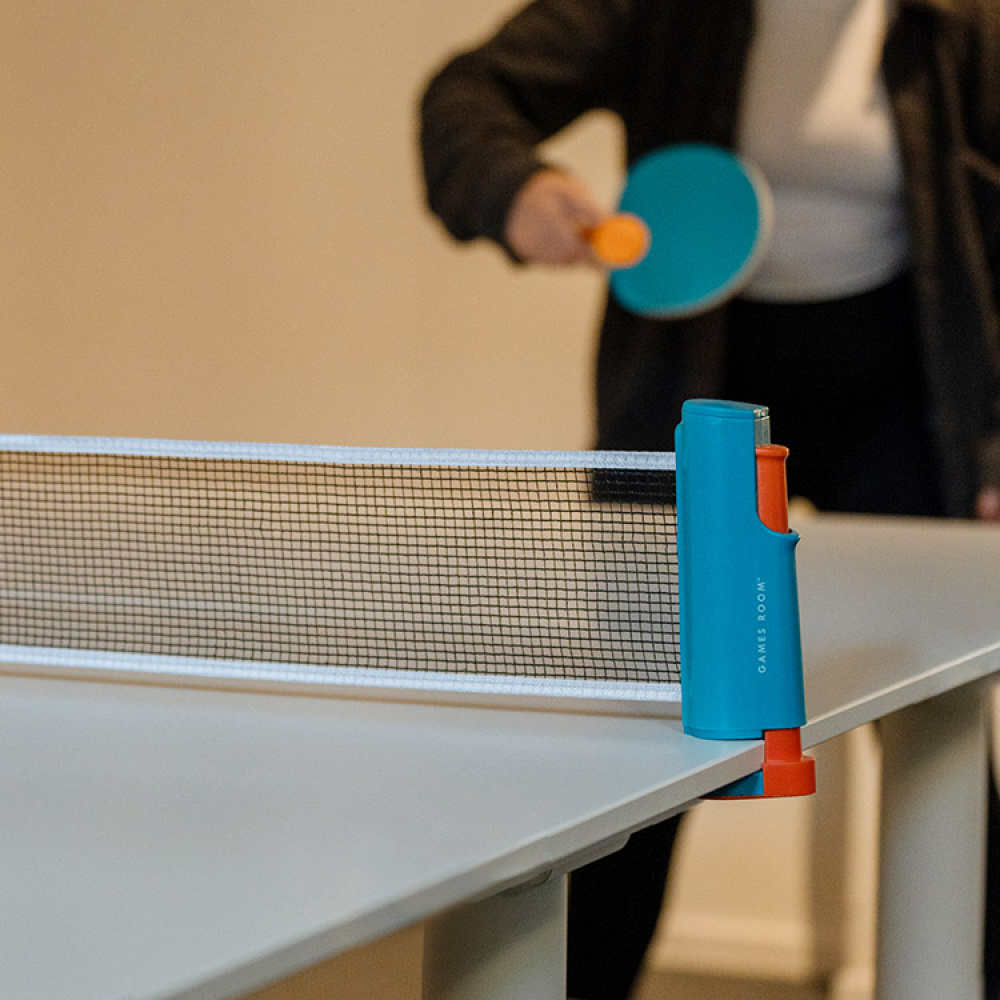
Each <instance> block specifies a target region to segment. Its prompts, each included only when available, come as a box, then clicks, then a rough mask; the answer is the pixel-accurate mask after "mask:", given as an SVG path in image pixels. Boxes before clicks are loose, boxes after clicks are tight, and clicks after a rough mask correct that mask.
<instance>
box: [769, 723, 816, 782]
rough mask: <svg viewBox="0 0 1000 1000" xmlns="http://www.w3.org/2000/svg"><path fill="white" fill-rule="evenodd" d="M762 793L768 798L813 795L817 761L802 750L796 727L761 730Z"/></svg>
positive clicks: (799, 733) (800, 735)
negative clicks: (762, 735) (762, 760)
mask: <svg viewBox="0 0 1000 1000" xmlns="http://www.w3.org/2000/svg"><path fill="white" fill-rule="evenodd" d="M762 772H763V775H764V795H765V796H766V797H767V798H772V797H776V796H789V795H812V794H813V792H815V791H816V761H815V760H813V758H812V757H805V756H803V754H802V733H801V731H800V730H798V729H768V730H767V731H766V732H765V733H764V767H763V769H762Z"/></svg>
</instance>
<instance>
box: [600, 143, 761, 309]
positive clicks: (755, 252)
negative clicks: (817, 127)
mask: <svg viewBox="0 0 1000 1000" xmlns="http://www.w3.org/2000/svg"><path fill="white" fill-rule="evenodd" d="M618 209H619V213H620V214H619V215H617V216H612V217H611V219H610V220H609V221H608V223H606V224H602V226H599V227H597V230H596V231H595V232H594V233H593V234H592V235H591V237H590V239H591V243H592V245H593V246H594V249H595V252H596V253H597V254H598V256H599V257H604V259H605V261H606V263H607V264H608V266H609V267H611V269H612V270H611V278H610V281H611V291H612V294H613V295H614V296H615V298H616V299H617V300H618V301H619V303H621V305H623V306H624V307H625V308H626V309H629V310H631V311H632V312H636V313H639V314H641V315H644V316H652V317H656V318H661V319H668V318H673V317H680V316H690V315H694V314H696V313H699V312H704V311H706V310H708V309H711V308H712V307H713V306H716V305H718V304H719V303H720V302H723V301H725V300H726V299H727V298H730V297H731V296H733V295H735V294H737V293H738V292H739V291H740V290H741V289H742V288H743V287H744V286H745V285H746V283H747V282H748V281H749V280H750V278H751V277H752V276H753V273H754V271H755V270H756V269H757V267H758V265H759V264H760V261H761V259H762V258H763V256H764V254H765V253H766V251H767V248H768V247H769V245H770V241H771V232H772V229H773V215H774V210H773V203H772V199H771V192H770V189H769V187H768V185H767V182H766V180H765V179H764V177H763V175H762V174H761V173H760V171H759V170H757V168H755V167H754V166H753V165H752V164H750V163H748V162H747V161H746V160H744V159H742V158H740V157H739V156H736V155H735V154H733V153H731V152H729V151H727V150H724V149H721V148H719V147H717V146H709V145H702V144H696V143H692V144H684V145H677V146H668V147H665V148H663V149H660V150H656V151H655V152H653V153H649V154H648V155H646V156H644V157H642V158H641V159H639V160H637V161H636V162H635V163H634V164H633V166H632V168H631V169H630V170H629V174H628V178H627V180H626V183H625V188H624V190H623V192H622V195H621V199H620V201H619V205H618ZM623 218H624V220H626V221H625V223H624V225H626V226H629V227H632V229H633V232H632V235H631V236H628V235H627V234H626V235H625V236H624V237H623V238H624V239H625V241H626V244H627V243H628V241H629V240H631V245H634V246H635V247H636V248H637V250H636V252H635V253H634V254H633V255H632V260H634V261H635V262H634V263H632V264H631V266H629V263H630V262H629V261H628V260H623V258H624V257H627V256H628V253H627V252H623V251H622V249H621V248H622V243H621V238H618V239H615V240H613V241H612V245H613V249H612V250H611V252H610V254H609V255H604V254H603V253H602V248H601V233H600V231H601V230H602V229H603V228H604V225H611V226H618V227H621V226H622V225H623V223H622V221H621V220H622V219H623ZM636 219H637V220H640V222H639V223H638V225H639V226H640V227H642V226H644V228H645V233H646V238H645V239H643V237H642V236H640V235H638V234H637V233H636V232H635V231H634V230H635V226H636V222H635V220H636ZM640 232H641V230H640ZM620 235H621V234H619V236H620Z"/></svg>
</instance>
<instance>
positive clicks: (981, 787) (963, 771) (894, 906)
mask: <svg viewBox="0 0 1000 1000" xmlns="http://www.w3.org/2000/svg"><path fill="white" fill-rule="evenodd" d="M880 729H881V738H882V754H883V765H882V815H881V849H880V857H879V901H878V944H877V948H876V997H877V998H878V1000H943V998H944V997H947V998H948V1000H982V995H983V988H982V972H981V970H982V953H983V896H984V867H985V864H984V861H985V833H986V787H987V786H986V781H987V776H986V762H987V753H988V740H987V732H988V730H987V724H986V707H985V692H984V689H983V688H982V687H981V686H979V685H976V684H970V685H967V686H966V687H963V688H959V689H958V690H955V691H951V692H947V693H945V694H942V695H939V696H938V697H937V698H934V699H932V700H930V701H927V702H924V703H922V704H919V705H915V706H913V707H911V708H906V709H903V710H901V711H899V712H896V713H895V714H894V715H891V716H889V717H888V718H886V719H884V720H883V721H882V724H881V727H880Z"/></svg>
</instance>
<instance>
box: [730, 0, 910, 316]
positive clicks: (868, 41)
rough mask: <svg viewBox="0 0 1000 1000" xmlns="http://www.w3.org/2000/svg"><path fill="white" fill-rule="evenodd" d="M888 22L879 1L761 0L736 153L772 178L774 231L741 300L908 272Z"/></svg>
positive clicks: (824, 292)
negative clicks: (886, 78)
mask: <svg viewBox="0 0 1000 1000" xmlns="http://www.w3.org/2000/svg"><path fill="white" fill-rule="evenodd" d="M886 24H887V10H886V0H758V2H757V33H756V35H755V38H754V42H753V45H752V48H751V51H750V62H749V66H748V72H747V80H746V86H745V90H744V95H743V109H742V118H741V130H740V135H739V139H738V148H739V151H740V152H741V153H742V154H743V155H744V156H746V157H747V158H748V159H749V160H751V161H753V162H754V163H755V164H756V165H757V166H758V167H759V168H760V169H761V170H762V172H763V174H764V176H765V177H766V178H767V180H768V181H769V183H770V186H771V189H772V193H773V195H774V208H775V215H774V223H775V224H774V240H773V243H772V246H771V249H770V250H769V252H768V254H767V256H766V257H765V259H764V261H763V263H762V265H761V267H760V270H759V271H758V272H757V274H756V275H755V277H754V279H753V281H752V282H751V284H750V286H749V287H748V288H747V290H746V292H745V294H746V295H747V296H749V297H751V298H759V299H768V300H777V301H811V300H820V299H829V298H839V297H842V296H847V295H852V294H856V293H859V292H863V291H867V290H869V289H871V288H874V287H877V286H878V285H880V284H882V283H883V282H885V281H887V280H889V279H890V278H892V277H894V276H895V275H897V274H898V273H900V272H901V271H902V270H904V269H905V267H906V264H907V260H908V254H909V240H908V236H907V229H906V221H905V217H904V210H903V202H902V176H901V170H900V164H899V154H898V149H897V146H896V139H895V134H894V127H893V123H892V119H891V116H890V112H889V106H888V100H887V97H886V93H885V88H884V86H883V83H882V80H881V75H880V72H879V64H880V59H881V52H882V45H883V42H884V39H885V32H886Z"/></svg>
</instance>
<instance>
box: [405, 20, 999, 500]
mask: <svg viewBox="0 0 1000 1000" xmlns="http://www.w3.org/2000/svg"><path fill="white" fill-rule="evenodd" d="M753 29H754V11H753V4H752V0H698V2H696V3H692V2H691V0H536V2H534V3H532V4H530V5H529V6H527V7H526V8H524V9H523V10H522V11H521V12H520V13H519V14H517V15H515V16H514V17H513V18H512V19H511V20H510V21H509V22H508V23H507V24H506V25H505V26H504V27H503V28H502V29H501V30H500V31H499V32H498V33H497V35H495V36H494V37H493V38H492V39H491V40H490V41H488V42H487V43H486V44H485V45H483V46H481V47H479V48H477V49H474V50H472V51H469V52H466V53H463V54H461V55H459V56H457V57H456V58H454V59H453V60H451V61H450V62H449V63H448V65H446V66H445V67H444V69H443V70H441V71H440V72H439V73H438V74H437V75H436V76H435V77H434V79H433V80H432V81H431V83H430V85H429V86H428V88H427V90H426V93H425V94H424V97H423V102H422V108H421V112H422V118H421V147H422V152H423V160H424V170H425V178H426V184H427V194H428V201H429V204H430V207H431V209H432V210H433V211H434V212H435V213H436V214H437V215H438V216H439V217H440V218H441V220H442V221H443V222H444V224H445V226H446V227H447V229H448V230H449V232H450V233H451V234H452V235H453V236H455V237H456V238H458V239H462V240H468V239H474V238H476V237H488V238H490V239H493V240H495V241H497V242H498V243H500V244H501V245H503V228H504V221H505V219H506V216H507V212H508V209H509V207H510V204H511V201H512V199H513V197H514V195H515V193H516V192H517V191H518V189H519V188H520V187H521V185H522V184H523V183H524V181H525V180H526V179H527V178H528V177H529V176H530V175H531V174H532V173H533V172H535V171H537V170H539V169H541V168H542V166H543V165H544V164H542V163H541V162H540V160H539V158H538V154H537V151H536V147H537V146H538V144H539V143H540V142H541V141H542V140H543V139H545V138H547V137H549V136H551V135H553V134H554V133H556V132H557V131H559V130H560V129H561V128H563V127H564V126H565V125H567V124H569V123H570V122H572V121H573V120H574V119H575V118H577V117H578V116H579V115H581V114H583V113H584V112H586V111H589V110H594V109H606V110H610V111H612V112H614V113H616V114H617V115H619V116H620V117H621V119H622V121H623V122H624V125H625V134H626V144H627V149H626V157H627V161H628V162H629V163H631V162H632V161H634V160H635V159H636V158H637V157H639V156H642V155H643V154H645V153H647V152H649V151H651V150H653V149H656V148H658V147H660V146H664V145H668V144H670V143H675V142H685V141H688V142H710V143H716V144H719V145H722V146H727V147H730V148H731V147H732V146H733V144H734V141H735V135H736V131H737V126H738V109H739V98H740V93H741V90H742V84H743V74H744V69H745V66H746V57H747V53H748V50H749V45H750V42H751V39H752V37H753ZM883 69H884V75H885V79H886V84H887V88H888V91H889V95H890V99H891V103H892V108H893V112H894V115H895V119H896V124H897V132H898V137H899V143H900V152H901V156H902V160H903V167H904V180H905V187H906V197H907V203H908V210H909V219H910V229H911V239H912V244H913V253H914V269H915V277H916V286H917V295H918V303H919V311H920V323H921V336H922V346H923V354H924V358H925V368H926V380H927V385H928V390H929V395H930V400H931V413H930V420H931V425H932V428H933V431H934V434H935V440H936V442H937V445H938V450H939V460H940V465H941V469H942V473H943V475H942V479H943V481H944V483H945V492H946V497H945V500H946V505H947V508H948V512H949V513H950V514H952V515H955V516H969V515H971V513H972V510H973V504H974V500H975V495H976V493H977V491H978V490H979V488H981V487H982V486H983V485H987V484H991V485H1000V435H998V434H997V429H998V428H1000V335H998V316H997V297H996V292H997V276H998V275H1000V5H998V4H997V3H996V0H902V3H901V10H900V13H899V15H898V17H897V18H896V20H895V22H894V23H893V26H892V28H891V31H890V36H889V39H888V41H887V43H886V48H885V58H884V65H883ZM725 318H726V310H725V307H721V308H719V309H717V310H714V311H713V312H710V313H707V314H704V315H701V316H697V317H692V318H689V319H684V320H679V321H671V322H669V323H665V322H664V321H660V320H651V319H646V318H643V317H640V316H636V315H634V314H631V313H629V312H627V311H625V310H623V309H621V308H620V307H619V306H617V304H616V303H615V302H614V300H609V301H608V304H607V309H606V312H605V316H604V320H603V323H602V328H601V341H600V347H599V353H598V369H597V401H598V442H597V443H598V446H599V447H602V448H630V449H653V450H669V449H670V448H672V439H673V429H674V427H675V426H676V424H677V422H678V420H679V418H680V405H681V403H682V402H683V400H685V399H687V398H691V397H695V396H718V395H719V394H720V392H721V380H722V371H723V351H724V343H725V336H724V335H725Z"/></svg>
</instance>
